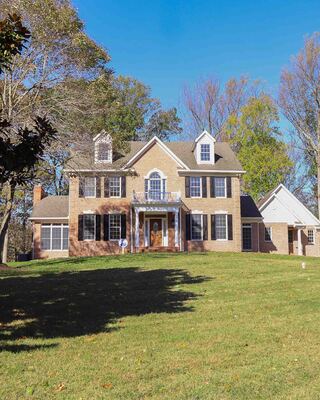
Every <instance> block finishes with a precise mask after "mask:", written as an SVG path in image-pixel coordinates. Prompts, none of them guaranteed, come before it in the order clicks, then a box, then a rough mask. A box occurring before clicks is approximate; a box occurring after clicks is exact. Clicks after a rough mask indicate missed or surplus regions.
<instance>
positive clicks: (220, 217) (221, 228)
mask: <svg viewBox="0 0 320 400" xmlns="http://www.w3.org/2000/svg"><path fill="white" fill-rule="evenodd" d="M215 225H216V239H217V240H227V239H228V232H227V226H228V224H227V214H215Z"/></svg>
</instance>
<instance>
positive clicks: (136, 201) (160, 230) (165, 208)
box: [131, 190, 182, 252]
mask: <svg viewBox="0 0 320 400" xmlns="http://www.w3.org/2000/svg"><path fill="white" fill-rule="evenodd" d="M181 207H182V202H181V193H180V192H161V191H155V190H152V191H146V192H142V193H137V192H134V193H133V198H132V210H131V212H132V214H133V217H134V223H133V224H132V225H131V227H132V228H131V237H132V240H131V247H132V249H131V250H132V251H135V252H139V251H141V250H144V249H160V248H164V249H171V250H173V249H174V250H175V251H179V250H181V242H182V233H181V229H182V228H181ZM133 226H134V229H133ZM133 235H134V238H133ZM133 244H134V248H133Z"/></svg>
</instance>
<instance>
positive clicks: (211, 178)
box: [210, 176, 216, 197]
mask: <svg viewBox="0 0 320 400" xmlns="http://www.w3.org/2000/svg"><path fill="white" fill-rule="evenodd" d="M214 183H215V181H214V176H211V177H210V197H216V193H215V187H214Z"/></svg>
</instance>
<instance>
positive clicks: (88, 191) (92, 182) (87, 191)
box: [84, 176, 96, 197]
mask: <svg viewBox="0 0 320 400" xmlns="http://www.w3.org/2000/svg"><path fill="white" fill-rule="evenodd" d="M84 197H96V178H95V177H92V176H86V177H85V178H84Z"/></svg>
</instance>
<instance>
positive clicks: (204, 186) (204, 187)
mask: <svg viewBox="0 0 320 400" xmlns="http://www.w3.org/2000/svg"><path fill="white" fill-rule="evenodd" d="M202 197H207V177H206V176H203V177H202Z"/></svg>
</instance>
